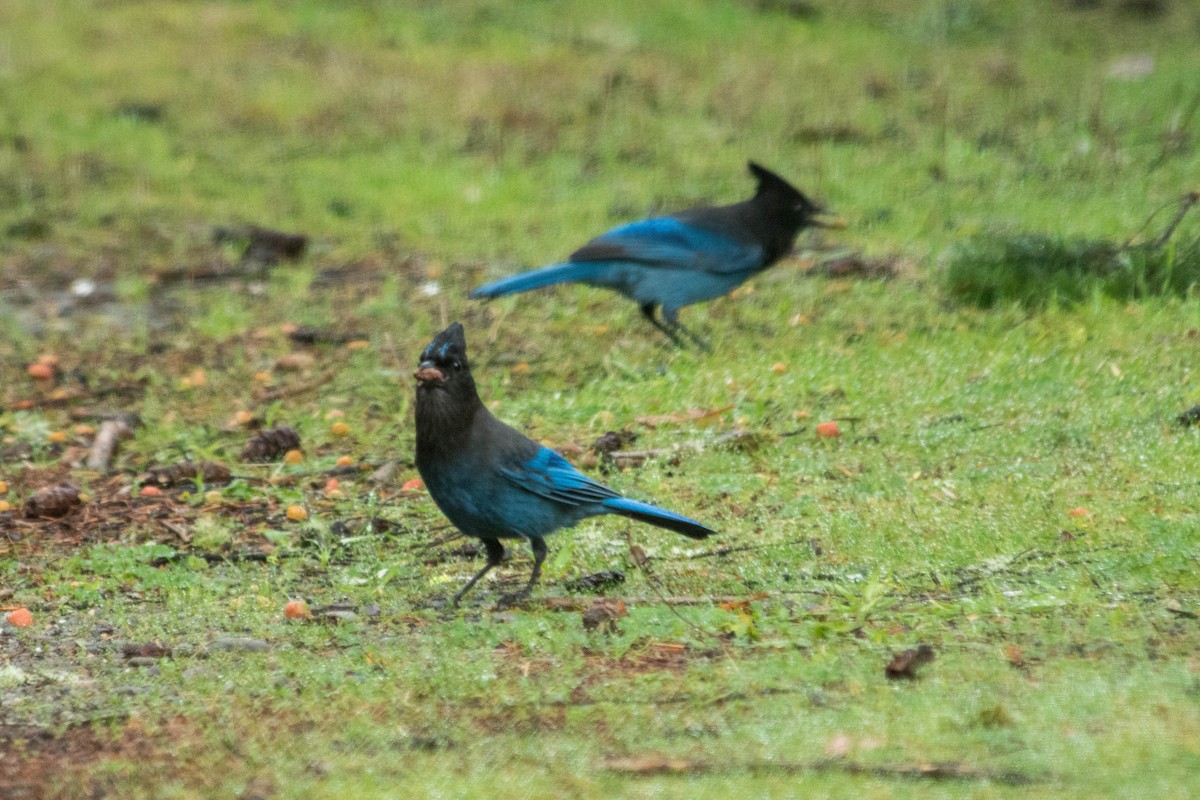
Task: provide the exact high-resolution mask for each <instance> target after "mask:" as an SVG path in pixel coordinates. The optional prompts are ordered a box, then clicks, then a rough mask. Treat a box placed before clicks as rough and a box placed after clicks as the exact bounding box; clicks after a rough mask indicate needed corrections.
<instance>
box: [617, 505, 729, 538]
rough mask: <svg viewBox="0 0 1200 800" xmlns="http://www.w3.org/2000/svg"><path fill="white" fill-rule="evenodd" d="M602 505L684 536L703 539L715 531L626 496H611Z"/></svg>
mask: <svg viewBox="0 0 1200 800" xmlns="http://www.w3.org/2000/svg"><path fill="white" fill-rule="evenodd" d="M602 505H603V506H604V507H605V508H606V509H608V510H609V511H611V512H613V513H614V514H620V515H622V516H625V517H630V518H631V519H636V520H637V521H638V522H645V523H648V524H650V525H657V526H658V527H660V528H666V529H667V530H669V531H675V532H676V533H682V534H683V535H684V536H690V537H692V538H693V539H705V538H707V537H708V536H710V535H712V534H714V533H716V531H714V530H712V529H711V528H706V527H705V526H703V525H701V524H700V523H699V522H696V521H695V520H692V519H688V518H687V517H683V516H680V515H679V514H674V513H672V512H670V511H665V510H663V509H661V508H658V507H656V506H652V505H650V504H649V503H639V502H638V501H637V500H630V499H629V498H627V497H613V498H611V499H609V500H605V501H604V502H603V503H602Z"/></svg>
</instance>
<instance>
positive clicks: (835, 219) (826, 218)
mask: <svg viewBox="0 0 1200 800" xmlns="http://www.w3.org/2000/svg"><path fill="white" fill-rule="evenodd" d="M808 224H809V225H811V226H812V227H814V228H830V229H832V230H841V229H842V228H845V227H846V226H847V223H846V220H845V218H844V217H840V216H838V215H836V214H834V213H832V212H830V211H827V210H826V209H824V208H821V207H820V206H817V208H815V209H813V211H812V212H811V213H810V215H809V217H808Z"/></svg>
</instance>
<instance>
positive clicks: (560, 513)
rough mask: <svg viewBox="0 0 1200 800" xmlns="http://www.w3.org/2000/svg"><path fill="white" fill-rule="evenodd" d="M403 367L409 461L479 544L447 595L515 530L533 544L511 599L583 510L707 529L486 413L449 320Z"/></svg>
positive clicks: (458, 331)
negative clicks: (409, 416)
mask: <svg viewBox="0 0 1200 800" xmlns="http://www.w3.org/2000/svg"><path fill="white" fill-rule="evenodd" d="M413 377H415V378H416V379H417V410H416V417H417V470H418V471H420V473H421V478H422V479H424V481H425V486H426V487H427V488H428V489H429V494H430V495H431V496H432V497H433V500H434V502H435V503H437V505H438V508H440V509H441V510H442V512H443V513H444V514H445V515H446V516H447V517H449V518H450V521H451V522H453V523H454V524H455V526H457V527H458V529H459V530H460V531H462V532H463V533H465V534H467V535H468V536H474V537H476V538H477V539H482V540H483V544H484V547H486V548H487V564H485V565H484V567H483V569H481V570H479V572H478V573H476V574H475V576H474V577H473V578H471V580H470V581H468V582H467V585H466V586H464V587H463V588H462V590H461V591H459V592H458V594H456V595H454V600H453V603H454V604H456V605H457V603H458V601H459V600H460V599H461V598H462V596H463V595H465V594H466V593H467V591H468V590H470V588H471V587H472V586H474V585H475V584H476V582H477V581H478V580H479V579H480V578H482V577H483V576H484V575H486V574H487V573H488V571H489V570H491V569H492V568H493V567H495V566H496V565H497V564H499V563H500V560H501V559H502V558H503V557H504V545H502V544H501V543H500V540H501V539H517V538H525V539H528V540H529V544H530V546H531V547H532V548H533V574H531V575H530V576H529V583H528V584H527V585H526V586H525V588H524V589H523V590H522V591H520V592H518V593H517V594H516V595H515V596H514V597H513V598H511V599H516V598H519V597H523V596H525V595H527V594H528V593H529V591H530V589H532V588H533V585H534V584H535V583H537V579H538V575H539V574H540V573H541V571H542V562H543V561H545V559H546V541H545V537H546V536H547V535H548V534H551V533H553V532H554V531H556V530H558V529H559V528H563V527H567V526H570V525H574V524H575V523H576V522H579V520H581V519H583V518H584V517H592V516H595V515H597V514H621V515H623V516H626V517H630V518H632V519H636V520H639V521H640V522H648V523H650V524H651V525H657V526H659V527H660V528H667V529H668V530H672V531H675V532H676V533H682V534H683V535H684V536H690V537H692V538H693V539H703V538H705V537H706V536H708V535H709V534H711V533H713V531H712V530H710V529H709V528H706V527H705V526H703V525H701V524H700V523H699V522H695V521H693V520H690V519H688V518H687V517H683V516H680V515H679V514H673V513H671V512H670V511H664V510H663V509H661V508H656V507H654V506H652V505H649V504H647V503H639V502H638V501H636V500H630V499H628V498H625V497H621V496H620V495H619V494H617V493H616V492H614V491H613V490H612V489H609V488H608V487H607V486H602V485H601V484H599V483H596V482H595V481H594V480H592V479H591V478H589V477H587V476H586V475H584V474H583V473H582V472H580V471H579V470H577V469H575V467H573V466H571V464H570V463H569V462H568V461H567V460H566V459H565V458H563V457H562V456H560V455H559V454H558V453H556V452H554V451H553V450H551V449H549V448H547V447H542V446H541V445H540V444H538V443H537V442H534V441H533V440H532V439H529V438H528V437H526V436H524V435H522V434H520V433H518V432H517V431H515V430H513V429H512V428H510V427H509V426H507V425H505V424H504V423H503V422H501V421H500V420H498V419H496V418H495V417H494V416H492V413H491V412H490V411H488V410H487V408H485V407H484V405H483V402H482V401H481V400H480V399H479V393H478V391H476V389H475V381H474V379H473V378H472V377H471V368H470V366H469V365H468V363H467V341H466V337H465V336H464V334H463V327H462V325H460V324H459V323H457V322H456V323H454V324H453V325H451V326H450V327H448V328H446V330H444V331H442V332H441V333H439V334H438V335H437V336H435V337H434V339H433V341H432V342H430V343H429V346H428V347H426V348H425V351H424V352H423V353H421V362H420V364H419V366H418V367H417V370H416V372H414V373H413Z"/></svg>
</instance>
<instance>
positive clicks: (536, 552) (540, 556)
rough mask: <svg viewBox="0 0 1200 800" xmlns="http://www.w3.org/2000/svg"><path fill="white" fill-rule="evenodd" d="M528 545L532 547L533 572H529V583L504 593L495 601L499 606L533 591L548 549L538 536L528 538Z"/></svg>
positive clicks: (509, 603) (523, 597)
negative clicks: (511, 591) (521, 587)
mask: <svg viewBox="0 0 1200 800" xmlns="http://www.w3.org/2000/svg"><path fill="white" fill-rule="evenodd" d="M529 546H530V547H531V548H532V549H533V572H531V573H530V574H529V583H527V584H525V588H523V589H519V590H517V591H515V592H513V593H512V594H506V595H504V596H503V597H501V598H500V600H499V601H497V603H496V605H498V606H499V607H501V608H507V607H508V606H511V605H514V604H515V603H517V602H519V601H521V600H524V599H525V598H526V597H528V596H529V593H530V592H531V591H533V587H534V584H536V583H537V582H538V578H539V577H541V574H542V562H543V561H545V560H546V554H547V553H548V552H549V550H548V549H547V548H546V540H545V539H542V538H540V537H538V538H536V539H535V538H530V540H529Z"/></svg>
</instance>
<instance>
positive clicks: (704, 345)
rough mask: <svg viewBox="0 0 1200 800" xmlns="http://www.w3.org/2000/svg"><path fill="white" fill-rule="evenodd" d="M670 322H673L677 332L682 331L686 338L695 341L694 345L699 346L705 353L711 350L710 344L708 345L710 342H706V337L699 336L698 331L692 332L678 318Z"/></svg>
mask: <svg viewBox="0 0 1200 800" xmlns="http://www.w3.org/2000/svg"><path fill="white" fill-rule="evenodd" d="M671 324H673V325H674V326H675V330H677V331H679V332H680V333H682V334H683V335H684V336H686V337H687V338H689V339H691V340H692V341H693V342H695V344H696V347H698V348H700V349H701V350H703V351H704V352H705V353H711V352H712V345H710V344H709V343H708V340H706V339H705V338H704V337H703V336H701V335H700V334H698V333H693V332H692V331H691V330H690V329H688V328H687V327H685V326H684V324H683V323H682V322H680V321H679V320H675V321H674V322H673V323H671Z"/></svg>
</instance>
